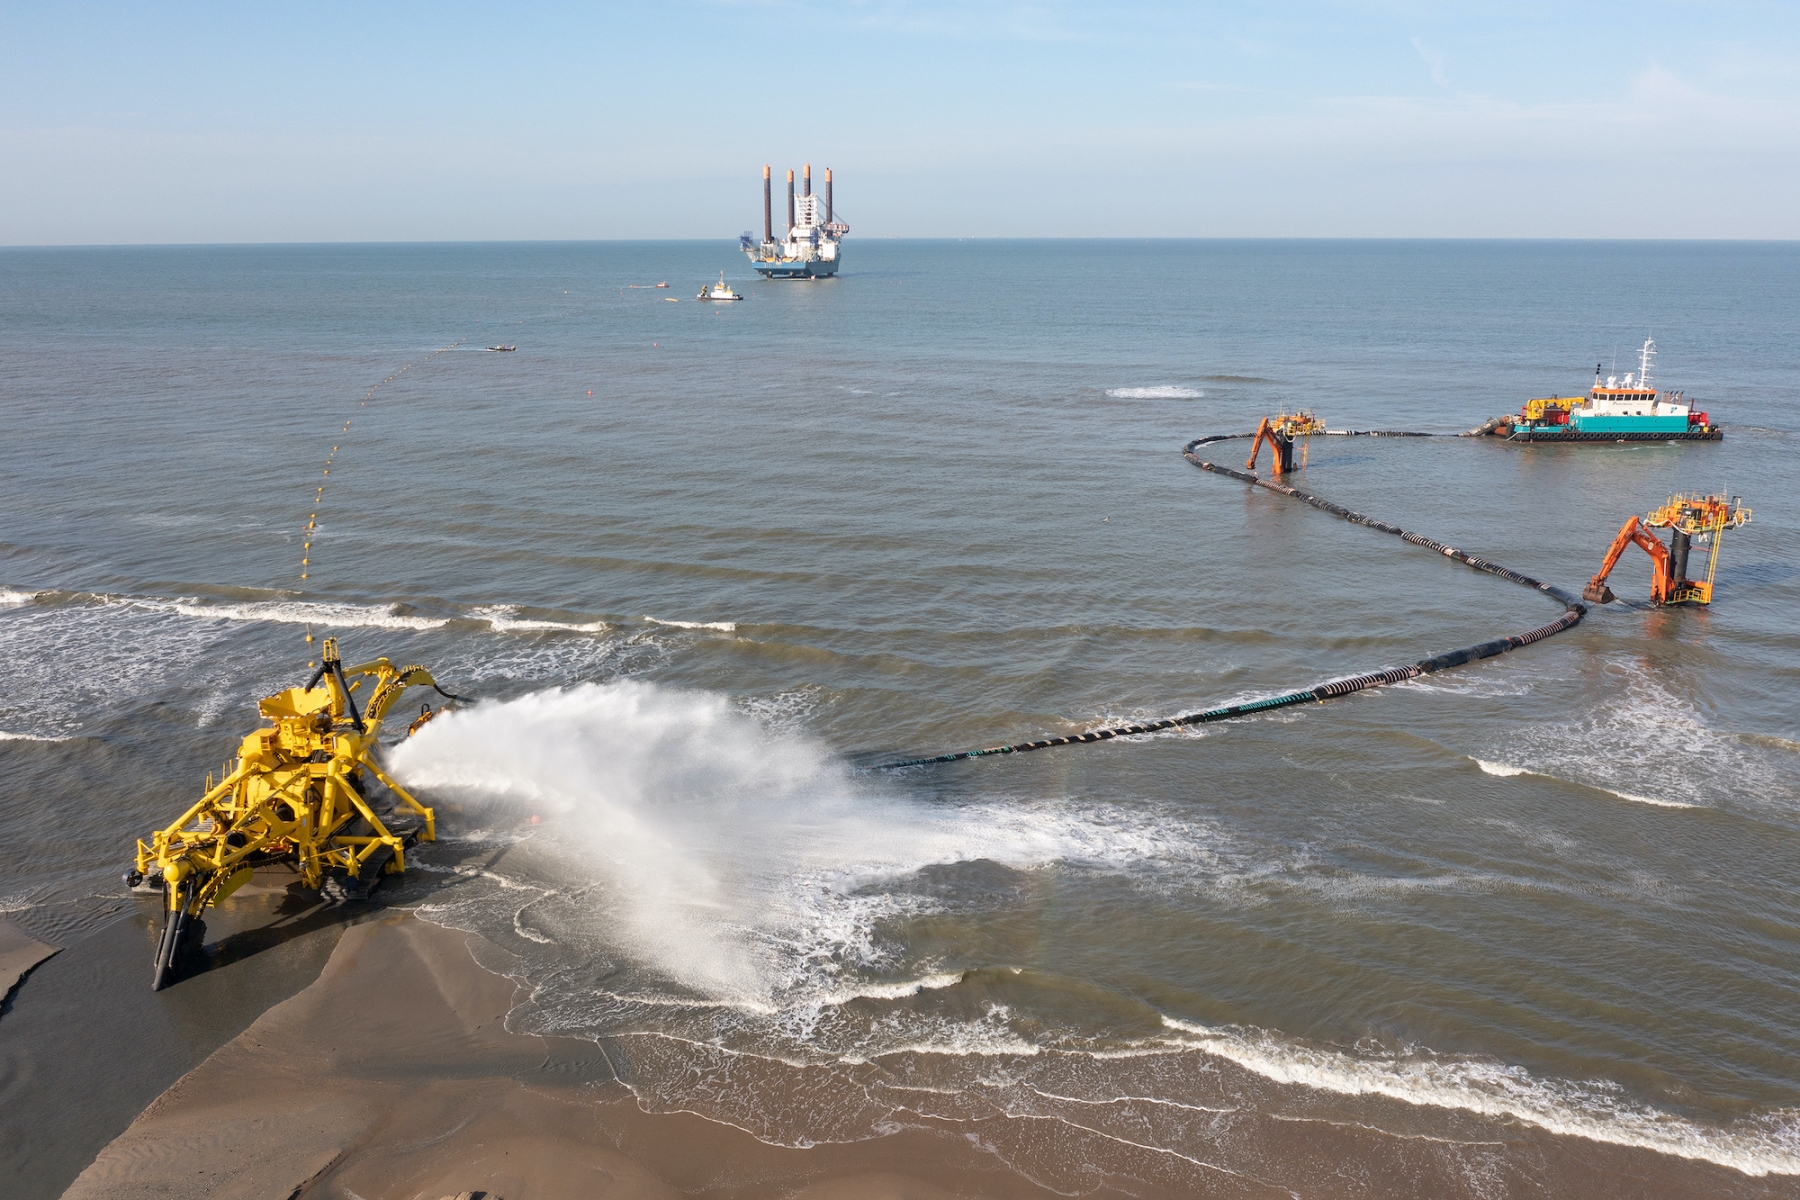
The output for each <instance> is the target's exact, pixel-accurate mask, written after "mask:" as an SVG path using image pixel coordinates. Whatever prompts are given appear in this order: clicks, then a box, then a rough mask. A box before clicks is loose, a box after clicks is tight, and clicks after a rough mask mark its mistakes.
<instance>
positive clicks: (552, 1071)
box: [65, 909, 1788, 1200]
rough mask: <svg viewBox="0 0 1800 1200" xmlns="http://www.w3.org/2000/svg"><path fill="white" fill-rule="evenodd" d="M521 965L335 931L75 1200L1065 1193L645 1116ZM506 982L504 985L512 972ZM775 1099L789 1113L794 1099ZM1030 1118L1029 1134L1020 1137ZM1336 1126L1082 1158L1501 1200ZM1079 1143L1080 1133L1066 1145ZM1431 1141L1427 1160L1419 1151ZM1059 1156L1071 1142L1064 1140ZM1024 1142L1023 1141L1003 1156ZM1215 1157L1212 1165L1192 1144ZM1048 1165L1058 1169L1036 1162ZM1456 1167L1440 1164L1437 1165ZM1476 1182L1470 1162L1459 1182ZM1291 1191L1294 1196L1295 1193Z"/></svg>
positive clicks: (972, 1138) (416, 922)
mask: <svg viewBox="0 0 1800 1200" xmlns="http://www.w3.org/2000/svg"><path fill="white" fill-rule="evenodd" d="M507 958H508V955H507V952H506V951H505V950H503V949H501V948H500V947H498V946H496V945H494V944H493V943H492V942H489V941H487V940H486V939H484V938H482V937H481V936H480V935H478V934H473V933H465V932H461V931H457V930H453V929H449V928H445V927H442V926H438V925H434V924H432V923H430V922H428V921H426V920H423V919H420V918H418V917H416V916H414V915H413V914H412V913H411V912H410V911H407V910H405V909H394V910H390V911H387V912H382V913H374V914H370V915H369V916H367V917H366V918H364V919H363V920H361V921H360V922H359V923H356V924H353V925H350V926H349V927H347V928H345V929H344V930H343V931H342V934H341V936H340V937H339V938H338V940H337V943H336V946H335V948H334V949H333V950H332V953H331V957H330V959H329V961H327V962H326V964H325V966H324V968H323V970H321V971H320V972H319V975H318V978H317V979H316V980H315V981H314V982H312V983H311V984H310V985H308V986H307V987H305V988H304V989H302V990H300V991H299V992H297V993H296V994H294V995H292V996H290V997H288V998H287V999H285V1000H283V1001H281V1002H280V1003H277V1004H275V1005H274V1006H273V1007H271V1008H270V1009H268V1011H266V1012H264V1013H263V1014H262V1015H261V1016H260V1017H259V1018H257V1019H256V1020H255V1021H254V1022H253V1023H252V1024H251V1025H250V1026H249V1028H247V1029H245V1030H244V1032H243V1033H241V1034H240V1035H239V1036H237V1037H236V1038H234V1039H232V1040H231V1041H229V1042H227V1043H226V1044H225V1045H224V1046H222V1047H221V1048H220V1049H218V1050H217V1051H216V1052H214V1053H213V1054H212V1055H211V1056H210V1057H208V1058H207V1059H206V1060H205V1061H204V1062H202V1063H201V1064H200V1065H199V1066H197V1067H195V1068H194V1069H193V1070H191V1071H189V1072H188V1073H187V1074H186V1075H184V1076H183V1077H182V1078H181V1079H180V1080H179V1081H177V1082H176V1083H175V1084H174V1086H172V1087H170V1088H169V1089H168V1090H167V1091H165V1092H164V1093H163V1094H162V1095H161V1096H159V1097H158V1098H157V1099H156V1100H155V1101H154V1102H153V1103H152V1104H150V1106H149V1107H148V1108H146V1109H145V1110H144V1111H143V1112H142V1113H141V1114H140V1115H139V1116H138V1118H137V1119H136V1120H135V1121H133V1122H132V1124H131V1126H130V1127H129V1128H128V1129H126V1130H125V1132H124V1133H122V1134H120V1135H119V1136H118V1137H117V1138H115V1139H114V1140H113V1141H112V1142H111V1143H110V1144H108V1145H107V1146H106V1147H105V1148H104V1149H103V1150H102V1151H101V1152H100V1154H99V1155H98V1157H97V1158H96V1159H95V1160H94V1161H93V1163H91V1164H90V1165H89V1166H88V1167H87V1169H86V1170H84V1171H83V1172H82V1173H81V1175H80V1177H79V1178H78V1179H76V1181H75V1183H74V1184H73V1185H72V1186H71V1187H70V1188H69V1189H68V1191H67V1192H66V1193H65V1196H66V1197H67V1198H68V1200H101V1198H105V1200H132V1198H136V1197H142V1198H145V1200H148V1198H150V1197H165V1196H169V1195H182V1196H192V1197H197V1198H204V1200H225V1198H230V1197H261V1196H286V1197H294V1198H295V1200H308V1198H323V1197H332V1198H346V1200H347V1198H350V1197H378V1196H379V1197H396V1198H400V1197H405V1198H417V1200H437V1198H439V1197H448V1196H455V1195H457V1194H458V1193H461V1192H471V1191H474V1192H487V1193H488V1194H489V1195H490V1196H496V1197H501V1198H503V1200H524V1198H526V1197H565V1196H568V1197H573V1196H582V1197H608V1198H612V1197H617V1198H620V1200H639V1198H645V1200H648V1198H659V1200H660V1198H665V1197H668V1198H672V1197H676V1196H704V1197H716V1198H720V1200H724V1198H732V1200H760V1198H764V1197H767V1198H769V1200H773V1198H775V1197H799V1198H804V1200H939V1198H941V1197H950V1196H985V1197H995V1198H997V1200H1026V1198H1035V1197H1049V1196H1055V1195H1066V1194H1069V1193H1068V1192H1067V1190H1066V1189H1063V1188H1056V1187H1052V1186H1046V1185H1045V1184H1044V1183H1042V1182H1040V1181H1038V1180H1036V1179H1034V1178H1032V1174H1033V1171H1032V1169H1031V1164H1030V1163H1028V1162H1027V1163H1024V1164H1023V1166H1022V1164H1021V1156H1020V1154H1019V1153H1018V1147H1019V1145H1020V1144H1021V1143H1020V1142H1019V1138H1020V1136H1021V1134H1020V1131H1019V1129H1018V1128H1011V1129H1009V1128H1008V1126H1013V1127H1018V1126H1023V1125H1028V1124H1029V1123H1030V1120H1029V1117H1028V1114H1011V1113H1007V1114H994V1115H993V1116H990V1117H987V1118H984V1119H981V1120H971V1121H967V1122H960V1123H959V1122H938V1123H936V1127H934V1123H932V1122H929V1121H920V1122H919V1123H917V1124H916V1125H913V1126H909V1127H903V1128H897V1129H894V1130H891V1131H888V1132H884V1133H882V1134H880V1135H879V1136H876V1137H872V1138H869V1139H865V1140H860V1141H854V1142H846V1143H838V1144H816V1145H809V1146H803V1147H797V1146H777V1145H771V1144H769V1143H768V1142H765V1141H761V1140H758V1139H757V1138H755V1137H753V1136H751V1135H750V1134H749V1133H748V1132H746V1131H744V1130H741V1129H738V1128H736V1127H734V1126H731V1125H727V1124H724V1123H721V1122H718V1121H715V1120H711V1119H707V1118H703V1117H701V1116H699V1115H696V1114H694V1113H691V1112H649V1111H646V1109H645V1108H644V1107H643V1106H641V1105H640V1103H639V1102H638V1098H637V1097H636V1095H635V1094H634V1093H633V1092H632V1091H631V1089H630V1088H629V1087H628V1086H626V1085H625V1084H624V1083H623V1082H622V1080H623V1079H628V1078H629V1076H630V1071H631V1067H630V1064H629V1061H627V1060H626V1059H625V1057H624V1052H623V1051H622V1050H621V1049H620V1048H618V1047H616V1046H613V1047H609V1046H608V1045H606V1044H604V1042H592V1041H585V1040H579V1039H570V1038H558V1037H544V1036H538V1035H530V1034H520V1033H515V1032H511V1031H509V1030H508V1029H507V1028H506V1024H507V1016H508V1014H509V1013H510V1012H511V1011H512V1010H513V1009H514V1008H515V1007H516V1006H517V1004H518V1003H519V1002H520V1001H521V1000H522V999H524V998H525V996H526V994H527V993H526V990H525V989H524V987H523V986H522V985H521V984H520V983H519V982H518V981H517V980H516V979H514V978H512V977H511V976H509V975H507V974H505V973H503V971H504V964H505V962H506V960H507ZM496 965H499V966H500V967H501V968H502V969H501V970H500V971H496V970H495V969H494V968H495V966H496ZM774 1100H776V1101H778V1100H779V1097H775V1098H774ZM1021 1118H1024V1119H1021ZM1341 1125H1342V1123H1341V1122H1337V1121H1333V1120H1328V1119H1324V1118H1323V1114H1322V1115H1321V1119H1320V1120H1317V1121H1302V1122H1298V1123H1295V1124H1294V1126H1293V1127H1292V1128H1290V1129H1286V1130H1281V1131H1278V1132H1277V1133H1275V1134H1273V1135H1267V1134H1265V1135H1263V1136H1264V1137H1265V1141H1266V1144H1265V1145H1264V1146H1263V1147H1262V1148H1261V1151H1260V1155H1259V1156H1260V1157H1261V1158H1263V1159H1264V1161H1282V1160H1285V1161H1286V1162H1287V1163H1288V1164H1289V1165H1290V1167H1292V1168H1294V1169H1293V1171H1291V1172H1283V1174H1285V1175H1287V1176H1288V1177H1287V1178H1280V1179H1272V1178H1258V1177H1255V1176H1253V1175H1251V1174H1248V1173H1244V1172H1239V1171H1233V1170H1228V1169H1225V1168H1223V1167H1216V1166H1209V1165H1208V1164H1206V1163H1204V1162H1203V1161H1201V1159H1200V1158H1195V1159H1192V1160H1187V1161H1188V1162H1190V1163H1191V1164H1192V1165H1193V1167H1194V1168H1195V1169H1194V1170H1193V1171H1191V1172H1186V1173H1185V1178H1186V1182H1185V1183H1183V1182H1180V1179H1181V1178H1182V1175H1181V1174H1180V1173H1178V1174H1177V1175H1176V1176H1163V1177H1159V1176H1158V1175H1157V1174H1156V1173H1155V1172H1153V1171H1145V1170H1143V1169H1142V1164H1141V1163H1136V1162H1134V1159H1133V1156H1132V1155H1131V1153H1129V1152H1128V1151H1127V1150H1126V1148H1125V1147H1123V1146H1121V1147H1120V1149H1121V1153H1120V1154H1118V1155H1117V1156H1116V1161H1114V1162H1110V1163H1108V1162H1102V1161H1088V1162H1086V1163H1085V1164H1084V1165H1085V1166H1086V1167H1088V1168H1089V1169H1091V1170H1093V1171H1094V1172H1096V1175H1095V1178H1097V1180H1098V1182H1096V1183H1094V1184H1093V1185H1092V1186H1088V1187H1085V1188H1083V1189H1082V1190H1081V1192H1080V1194H1082V1195H1087V1196H1096V1197H1115V1196H1120V1197H1122V1196H1135V1197H1151V1198H1156V1197H1170V1198H1173V1197H1178V1196H1185V1195H1196V1194H1204V1195H1209V1196H1231V1197H1239V1196H1242V1197H1262V1196H1277V1195H1281V1196H1294V1195H1307V1196H1319V1197H1337V1196H1369V1195H1384V1196H1408V1195H1417V1196H1426V1195H1442V1194H1452V1193H1454V1194H1470V1195H1480V1194H1486V1191H1485V1190H1484V1189H1483V1188H1482V1187H1481V1186H1476V1185H1478V1184H1479V1182H1480V1181H1479V1180H1476V1179H1473V1178H1470V1177H1468V1176H1466V1175H1465V1176H1463V1177H1462V1178H1461V1179H1460V1180H1456V1183H1457V1184H1459V1185H1460V1186H1453V1187H1452V1191H1451V1192H1445V1191H1443V1188H1444V1187H1445V1185H1446V1184H1447V1183H1451V1182H1452V1180H1453V1178H1454V1175H1455V1169H1456V1168H1455V1160H1456V1158H1457V1156H1456V1155H1454V1154H1451V1155H1449V1156H1447V1157H1444V1156H1442V1155H1441V1154H1440V1151H1441V1147H1440V1148H1435V1149H1434V1148H1429V1147H1428V1148H1426V1150H1425V1151H1423V1152H1422V1151H1421V1150H1420V1149H1419V1148H1417V1147H1409V1146H1407V1145H1406V1144H1405V1143H1406V1142H1407V1141H1408V1140H1409V1139H1407V1138H1404V1137H1396V1136H1394V1135H1393V1134H1391V1133H1382V1132H1380V1131H1377V1130H1374V1129H1369V1128H1355V1129H1345V1128H1341V1127H1339V1126H1341ZM1071 1132H1074V1131H1071ZM1490 1132H1491V1133H1492V1134H1493V1136H1494V1137H1495V1138H1496V1139H1497V1141H1496V1142H1493V1143H1486V1144H1485V1145H1484V1144H1483V1143H1481V1142H1478V1141H1470V1142H1469V1143H1467V1145H1466V1147H1465V1150H1466V1151H1467V1152H1469V1153H1470V1155H1471V1156H1472V1157H1473V1156H1480V1155H1482V1154H1483V1153H1484V1152H1486V1151H1488V1150H1492V1149H1494V1148H1497V1147H1498V1146H1502V1145H1503V1146H1504V1148H1505V1157H1506V1158H1507V1159H1508V1160H1509V1161H1512V1162H1514V1163H1517V1164H1520V1165H1522V1166H1524V1165H1528V1166H1529V1169H1528V1170H1525V1171H1522V1172H1520V1173H1519V1174H1514V1175H1512V1176H1511V1178H1509V1179H1489V1180H1488V1182H1489V1183H1490V1184H1494V1185H1497V1186H1500V1187H1501V1191H1503V1192H1505V1193H1506V1194H1519V1193H1518V1186H1517V1185H1520V1184H1523V1185H1524V1186H1525V1192H1524V1194H1545V1195H1564V1194H1567V1195H1573V1194H1581V1195H1587V1196H1620V1197H1623V1196H1634V1197H1641V1196H1697V1195H1715V1196H1723V1195H1742V1196H1765V1195H1777V1194H1781V1193H1782V1191H1783V1190H1784V1189H1785V1188H1786V1186H1787V1182H1788V1181H1783V1180H1777V1179H1753V1178H1749V1177H1743V1176H1738V1175H1736V1173H1734V1172H1726V1171H1721V1170H1719V1169H1717V1168H1710V1167H1705V1166H1702V1165H1699V1164H1693V1163H1684V1162H1681V1161H1680V1160H1675V1159H1669V1158H1666V1157H1663V1156H1658V1155H1654V1154H1647V1153H1643V1152H1637V1151H1630V1150H1625V1149H1621V1148H1618V1147H1611V1146H1603V1145H1599V1144H1596V1143H1591V1142H1584V1141H1582V1140H1581V1139H1571V1138H1555V1137H1549V1136H1545V1135H1542V1134H1540V1133H1538V1132H1536V1131H1532V1130H1529V1129H1520V1128H1518V1127H1517V1126H1511V1127H1509V1126H1507V1125H1505V1124H1501V1123H1495V1125H1494V1127H1493V1128H1492V1130H1491V1131H1490ZM1425 1140H1427V1141H1429V1140H1431V1139H1425ZM1064 1141H1065V1148H1066V1145H1068V1144H1072V1143H1067V1141H1066V1139H1065V1140H1064ZM1009 1143H1011V1145H1010V1148H1009ZM1194 1149H1195V1153H1196V1154H1200V1153H1202V1152H1203V1151H1204V1150H1205V1149H1206V1148H1205V1147H1196V1148H1194ZM1043 1153H1044V1154H1045V1156H1046V1161H1047V1162H1048V1161H1049V1160H1052V1159H1054V1158H1055V1157H1056V1155H1057V1153H1058V1151H1057V1150H1056V1149H1054V1148H1053V1143H1044V1144H1043ZM1440 1159H1441V1161H1440ZM1465 1165H1467V1164H1465ZM1296 1182H1299V1183H1300V1186H1299V1187H1298V1188H1296V1187H1295V1183H1296Z"/></svg>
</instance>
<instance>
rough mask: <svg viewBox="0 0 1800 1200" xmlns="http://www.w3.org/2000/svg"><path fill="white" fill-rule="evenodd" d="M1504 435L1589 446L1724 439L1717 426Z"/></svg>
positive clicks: (1527, 430)
mask: <svg viewBox="0 0 1800 1200" xmlns="http://www.w3.org/2000/svg"><path fill="white" fill-rule="evenodd" d="M1503 436H1505V438H1506V440H1507V441H1509V442H1534V443H1542V444H1545V445H1554V444H1557V443H1562V442H1569V443H1575V444H1581V445H1592V444H1594V443H1596V442H1605V443H1612V442H1722V441H1724V440H1725V431H1724V430H1723V429H1718V428H1709V429H1705V430H1698V429H1685V430H1679V431H1674V430H1665V431H1651V430H1642V429H1611V430H1596V429H1570V428H1568V427H1567V426H1554V427H1551V428H1543V427H1541V426H1540V427H1538V428H1528V427H1525V426H1516V427H1514V429H1513V431H1512V432H1511V433H1508V434H1505V435H1503Z"/></svg>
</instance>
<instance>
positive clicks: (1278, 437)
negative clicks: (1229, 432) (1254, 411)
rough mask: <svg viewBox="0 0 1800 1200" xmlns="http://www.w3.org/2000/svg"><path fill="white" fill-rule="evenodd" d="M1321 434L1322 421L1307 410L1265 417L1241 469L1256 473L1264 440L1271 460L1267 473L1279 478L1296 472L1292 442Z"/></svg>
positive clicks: (1302, 457)
mask: <svg viewBox="0 0 1800 1200" xmlns="http://www.w3.org/2000/svg"><path fill="white" fill-rule="evenodd" d="M1324 432H1325V422H1323V421H1321V420H1319V418H1317V417H1315V416H1313V414H1312V411H1311V410H1310V409H1301V410H1300V411H1299V412H1297V413H1286V412H1284V413H1278V414H1277V415H1275V416H1273V417H1264V418H1263V419H1262V424H1260V425H1258V426H1257V427H1256V440H1255V441H1253V442H1251V443H1250V457H1249V459H1248V460H1247V461H1246V462H1245V463H1244V466H1245V467H1246V468H1247V469H1248V470H1251V471H1254V470H1256V456H1257V455H1258V454H1260V453H1262V445H1263V443H1264V442H1265V441H1266V442H1268V443H1269V455H1270V457H1271V458H1272V459H1273V460H1274V462H1273V464H1272V465H1271V466H1270V468H1269V473H1270V474H1271V475H1274V476H1275V477H1276V478H1280V477H1281V476H1283V475H1286V474H1287V473H1289V472H1290V471H1293V470H1295V469H1296V468H1295V467H1294V442H1295V440H1296V439H1298V438H1304V437H1310V436H1311V435H1313V434H1315V433H1324ZM1305 466H1306V445H1305V444H1303V445H1302V446H1301V449H1300V467H1301V468H1304V467H1305Z"/></svg>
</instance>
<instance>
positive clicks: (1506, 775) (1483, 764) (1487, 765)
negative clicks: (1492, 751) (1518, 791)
mask: <svg viewBox="0 0 1800 1200" xmlns="http://www.w3.org/2000/svg"><path fill="white" fill-rule="evenodd" d="M1475 765H1476V766H1478V767H1480V768H1481V769H1482V770H1483V771H1485V772H1486V773H1487V774H1489V775H1498V776H1499V777H1500V778H1502V779H1511V778H1513V777H1514V776H1515V775H1532V774H1535V773H1536V772H1533V771H1527V770H1526V769H1525V768H1524V767H1509V766H1507V765H1506V764H1505V763H1497V762H1489V761H1488V760H1487V759H1485V758H1478V759H1476V760H1475Z"/></svg>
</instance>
